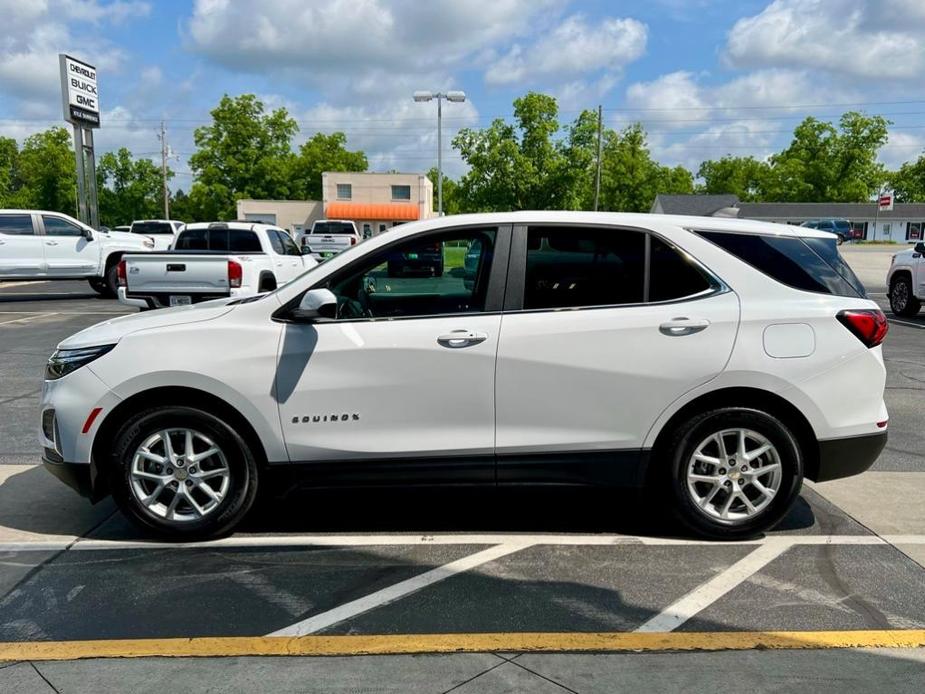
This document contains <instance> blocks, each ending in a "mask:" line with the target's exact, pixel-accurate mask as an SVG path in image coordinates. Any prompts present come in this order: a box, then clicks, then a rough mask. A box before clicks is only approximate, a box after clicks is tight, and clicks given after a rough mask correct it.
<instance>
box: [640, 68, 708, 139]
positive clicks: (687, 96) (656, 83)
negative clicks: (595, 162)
mask: <svg viewBox="0 0 925 694" xmlns="http://www.w3.org/2000/svg"><path fill="white" fill-rule="evenodd" d="M626 101H627V104H628V105H629V108H631V109H638V110H639V111H640V113H639V114H636V113H630V114H628V116H629V117H630V118H635V117H637V115H638V117H639V118H640V119H642V120H644V119H645V118H646V117H651V118H652V119H657V120H658V121H659V122H665V123H667V125H666V127H677V126H682V125H684V121H685V120H687V119H690V118H699V117H705V116H708V115H709V113H710V111H709V109H710V107H711V106H712V104H711V106H708V105H707V101H706V100H705V94H704V90H703V88H702V87H701V86H700V85H699V84H697V81H696V78H695V76H694V75H693V74H692V73H690V72H684V71H681V72H671V73H669V74H667V75H662V76H661V77H658V78H657V79H655V80H652V81H651V82H637V83H635V84H632V85H630V86H629V88H628V89H627V90H626Z"/></svg>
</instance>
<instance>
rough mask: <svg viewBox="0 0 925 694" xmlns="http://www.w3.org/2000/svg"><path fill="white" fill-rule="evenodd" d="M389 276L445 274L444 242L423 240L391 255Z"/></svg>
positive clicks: (434, 275)
mask: <svg viewBox="0 0 925 694" xmlns="http://www.w3.org/2000/svg"><path fill="white" fill-rule="evenodd" d="M388 263H389V264H388V272H389V277H406V276H408V275H424V276H426V277H440V276H441V275H442V274H443V244H442V243H440V242H439V241H435V242H422V243H419V244H417V245H416V246H411V247H409V248H407V249H405V250H401V251H395V252H394V253H392V254H390V255H389V261H388Z"/></svg>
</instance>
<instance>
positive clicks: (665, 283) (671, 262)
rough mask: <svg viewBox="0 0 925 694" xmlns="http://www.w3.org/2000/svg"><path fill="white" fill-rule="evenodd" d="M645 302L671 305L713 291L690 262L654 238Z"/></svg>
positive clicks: (699, 271)
mask: <svg viewBox="0 0 925 694" xmlns="http://www.w3.org/2000/svg"><path fill="white" fill-rule="evenodd" d="M649 262H650V266H649V267H650V271H649V272H650V274H649V301H672V300H674V299H683V298H684V297H688V296H693V295H695V294H700V293H701V292H705V291H707V290H709V289H712V288H713V284H712V283H711V282H710V280H708V279H707V277H706V275H704V274H703V272H701V270H700V268H698V267H697V266H696V265H695V264H694V262H693V261H692V260H691V259H690V258H689V257H688V256H687V255H682V253H681V252H680V251H678V250H677V249H675V248H672V247H671V246H669V245H668V244H667V243H665V242H664V241H662V240H661V239H659V238H656V237H655V236H653V237H652V246H651V250H650V255H649Z"/></svg>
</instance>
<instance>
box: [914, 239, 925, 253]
mask: <svg viewBox="0 0 925 694" xmlns="http://www.w3.org/2000/svg"><path fill="white" fill-rule="evenodd" d="M915 252H916V253H921V254H922V255H925V243H923V242H922V241H919V242H918V243H917V244H915Z"/></svg>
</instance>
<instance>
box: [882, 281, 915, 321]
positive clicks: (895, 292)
mask: <svg viewBox="0 0 925 694" xmlns="http://www.w3.org/2000/svg"><path fill="white" fill-rule="evenodd" d="M921 308H922V303H921V302H920V301H919V300H918V299H916V298H915V294H914V293H913V291H912V281H911V280H910V279H909V277H908V276H906V275H899V276H898V277H897V278H896V279H894V280H893V283H892V284H891V285H890V310H891V311H893V313H895V314H896V315H897V316H904V317H906V318H911V317H912V316H915V315H917V314H918V312H919V310H920V309H921Z"/></svg>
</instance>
